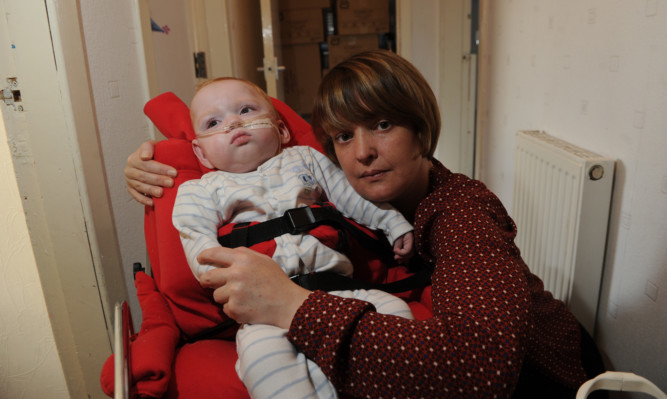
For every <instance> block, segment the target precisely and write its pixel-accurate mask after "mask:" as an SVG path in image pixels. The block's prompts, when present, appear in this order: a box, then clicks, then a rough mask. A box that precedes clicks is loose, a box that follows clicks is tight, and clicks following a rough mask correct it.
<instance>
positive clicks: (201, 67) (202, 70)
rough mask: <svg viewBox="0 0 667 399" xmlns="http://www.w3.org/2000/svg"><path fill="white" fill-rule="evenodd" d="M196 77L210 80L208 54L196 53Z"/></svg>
mask: <svg viewBox="0 0 667 399" xmlns="http://www.w3.org/2000/svg"><path fill="white" fill-rule="evenodd" d="M195 77H197V78H202V79H206V78H208V73H207V72H206V53H205V52H203V51H200V52H198V53H195Z"/></svg>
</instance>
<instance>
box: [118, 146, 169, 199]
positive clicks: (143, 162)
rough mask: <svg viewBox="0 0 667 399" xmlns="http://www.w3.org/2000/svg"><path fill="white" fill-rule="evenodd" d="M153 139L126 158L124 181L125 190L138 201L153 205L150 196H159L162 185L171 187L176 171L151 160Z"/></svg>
mask: <svg viewBox="0 0 667 399" xmlns="http://www.w3.org/2000/svg"><path fill="white" fill-rule="evenodd" d="M154 149H155V141H147V142H145V143H143V144H141V145H140V146H139V148H138V149H137V150H136V151H135V152H133V153H132V155H130V156H129V157H128V158H127V164H126V165H125V181H126V182H127V191H128V192H129V193H130V195H132V198H134V199H135V200H137V201H138V202H140V203H142V204H144V205H147V206H153V200H152V199H151V197H158V198H159V197H161V196H162V194H163V192H164V191H163V189H162V187H172V186H173V185H174V180H173V179H172V177H176V175H177V174H178V172H177V171H176V169H174V168H172V167H171V166H168V165H165V164H162V163H160V162H156V161H153V150H154Z"/></svg>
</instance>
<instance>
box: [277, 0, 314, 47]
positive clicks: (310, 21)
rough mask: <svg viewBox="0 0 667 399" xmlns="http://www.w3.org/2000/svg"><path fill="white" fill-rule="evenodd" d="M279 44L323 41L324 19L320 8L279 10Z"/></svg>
mask: <svg viewBox="0 0 667 399" xmlns="http://www.w3.org/2000/svg"><path fill="white" fill-rule="evenodd" d="M278 15H279V18H280V41H281V44H283V45H286V44H305V43H319V42H323V41H324V21H323V18H322V9H321V8H304V9H300V10H281V11H280V12H279V13H278Z"/></svg>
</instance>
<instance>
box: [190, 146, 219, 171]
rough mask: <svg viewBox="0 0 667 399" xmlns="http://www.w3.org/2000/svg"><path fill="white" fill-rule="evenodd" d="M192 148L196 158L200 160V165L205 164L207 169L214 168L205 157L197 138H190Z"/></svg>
mask: <svg viewBox="0 0 667 399" xmlns="http://www.w3.org/2000/svg"><path fill="white" fill-rule="evenodd" d="M192 150H193V151H194V152H195V155H196V156H197V159H199V162H201V164H202V165H204V166H206V167H207V168H209V169H215V166H213V164H212V163H211V162H210V161H209V160H208V158H206V154H204V150H203V149H202V148H201V147H200V146H199V143H198V141H197V139H194V140H192Z"/></svg>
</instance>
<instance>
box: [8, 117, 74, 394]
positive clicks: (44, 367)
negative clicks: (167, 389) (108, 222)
mask: <svg viewBox="0 0 667 399" xmlns="http://www.w3.org/2000/svg"><path fill="white" fill-rule="evenodd" d="M3 106H4V105H3ZM6 143H7V134H6V132H5V126H4V124H3V123H2V121H0V187H2V189H0V226H1V229H0V398H63V399H64V398H69V393H68V391H67V386H66V384H65V376H64V375H63V371H62V367H61V365H60V358H59V357H58V351H57V349H56V344H55V341H54V337H53V331H52V330H51V323H50V322H49V315H48V314H47V312H46V304H45V303H44V294H43V292H42V285H41V283H40V281H39V275H38V274H37V264H36V263H35V257H34V255H33V252H32V246H31V242H30V236H29V235H28V226H27V224H26V220H25V215H24V213H23V207H22V205H21V196H20V194H19V191H18V186H17V184H16V175H15V174H14V164H13V162H12V157H11V154H10V152H9V147H8V145H7V144H6Z"/></svg>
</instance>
